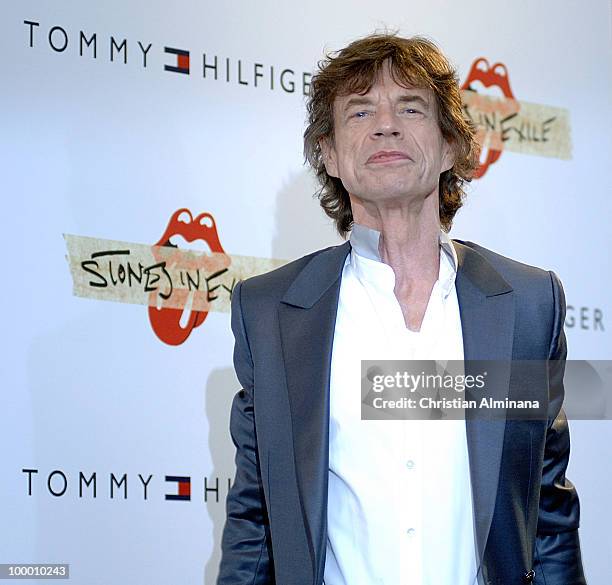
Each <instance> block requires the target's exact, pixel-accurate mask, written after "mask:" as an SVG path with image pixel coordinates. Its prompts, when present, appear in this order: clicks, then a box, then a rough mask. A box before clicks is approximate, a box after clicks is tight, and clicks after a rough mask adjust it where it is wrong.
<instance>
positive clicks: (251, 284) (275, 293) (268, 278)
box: [241, 242, 347, 302]
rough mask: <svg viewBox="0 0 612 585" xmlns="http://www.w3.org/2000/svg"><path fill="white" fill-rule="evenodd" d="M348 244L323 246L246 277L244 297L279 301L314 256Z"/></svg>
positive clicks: (256, 300) (243, 285)
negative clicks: (267, 270) (273, 267)
mask: <svg viewBox="0 0 612 585" xmlns="http://www.w3.org/2000/svg"><path fill="white" fill-rule="evenodd" d="M346 245H347V244H346V242H345V243H344V244H339V245H336V246H328V247H327V248H321V249H320V250H316V251H314V252H311V253H310V254H306V255H305V256H301V257H300V258H297V259H295V260H291V261H290V262H287V264H283V265H282V266H279V267H278V268H275V269H274V270H270V271H269V272H264V273H263V274H258V275H256V276H251V277H249V278H246V279H244V280H243V281H241V282H242V284H241V293H242V297H243V298H244V297H245V296H246V297H247V298H248V300H249V302H253V301H255V302H265V301H268V302H269V301H272V302H277V301H279V300H280V299H281V298H282V297H283V295H284V294H285V292H286V291H287V289H288V288H289V287H290V286H291V283H292V282H293V281H294V280H295V279H296V278H297V276H298V274H300V272H302V271H303V270H304V268H306V266H307V265H308V264H310V262H311V261H312V260H313V259H314V258H316V257H317V256H319V255H321V254H325V253H326V252H330V251H335V250H338V249H339V248H341V247H342V246H346Z"/></svg>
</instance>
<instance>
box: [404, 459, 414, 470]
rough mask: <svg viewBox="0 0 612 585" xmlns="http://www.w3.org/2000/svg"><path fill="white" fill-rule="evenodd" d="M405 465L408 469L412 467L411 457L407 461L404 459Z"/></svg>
mask: <svg viewBox="0 0 612 585" xmlns="http://www.w3.org/2000/svg"><path fill="white" fill-rule="evenodd" d="M406 467H407V468H408V469H412V468H413V467H414V461H413V460H412V459H408V461H406Z"/></svg>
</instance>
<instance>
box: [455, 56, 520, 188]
mask: <svg viewBox="0 0 612 585" xmlns="http://www.w3.org/2000/svg"><path fill="white" fill-rule="evenodd" d="M475 81H480V83H482V85H483V86H484V87H498V88H499V89H500V90H501V92H502V93H503V95H504V97H506V98H508V99H511V100H514V94H513V93H512V90H511V89H510V80H509V79H508V70H507V69H506V66H505V65H504V64H503V63H495V64H494V65H490V64H489V62H488V61H487V60H486V59H485V58H484V57H480V58H478V59H476V60H475V61H474V63H472V67H471V68H470V72H469V74H468V76H467V78H466V80H465V82H464V83H463V85H462V86H461V89H464V90H469V91H475V90H474V88H473V87H472V84H473V83H474V82H475ZM501 153H502V151H501V150H499V149H494V148H489V149H488V150H487V155H486V158H485V160H484V161H482V160H481V161H480V165H479V167H478V168H477V169H476V172H475V173H474V177H475V178H476V179H480V177H482V176H483V175H484V174H485V173H486V172H487V169H488V168H489V166H490V165H492V164H493V163H495V162H497V161H498V160H499V157H500V156H501Z"/></svg>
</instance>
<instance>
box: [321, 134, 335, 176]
mask: <svg viewBox="0 0 612 585" xmlns="http://www.w3.org/2000/svg"><path fill="white" fill-rule="evenodd" d="M319 146H320V147H321V152H322V153H323V164H325V170H326V171H327V174H328V175H329V176H330V177H336V178H338V177H339V173H338V156H337V154H336V148H335V147H334V142H333V140H331V139H330V138H329V137H328V136H323V138H321V139H320V140H319Z"/></svg>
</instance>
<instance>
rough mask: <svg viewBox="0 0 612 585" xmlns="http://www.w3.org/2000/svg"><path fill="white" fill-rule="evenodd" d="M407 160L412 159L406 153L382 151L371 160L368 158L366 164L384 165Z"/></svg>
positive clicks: (371, 157)
mask: <svg viewBox="0 0 612 585" xmlns="http://www.w3.org/2000/svg"><path fill="white" fill-rule="evenodd" d="M406 160H412V159H411V158H410V157H409V156H408V155H407V154H406V153H405V152H401V151H399V150H380V151H379V152H376V153H374V154H373V155H372V156H370V158H368V160H367V161H366V164H384V163H391V162H396V161H406Z"/></svg>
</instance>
